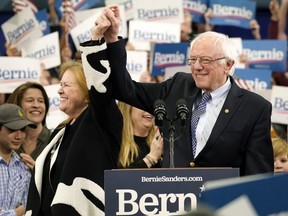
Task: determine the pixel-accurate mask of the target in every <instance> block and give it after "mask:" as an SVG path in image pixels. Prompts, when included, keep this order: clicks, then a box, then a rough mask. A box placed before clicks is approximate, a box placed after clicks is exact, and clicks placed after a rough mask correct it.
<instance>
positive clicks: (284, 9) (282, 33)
mask: <svg viewBox="0 0 288 216" xmlns="http://www.w3.org/2000/svg"><path fill="white" fill-rule="evenodd" d="M287 17H288V0H282V1H281V5H280V8H279V22H278V39H279V40H287Z"/></svg>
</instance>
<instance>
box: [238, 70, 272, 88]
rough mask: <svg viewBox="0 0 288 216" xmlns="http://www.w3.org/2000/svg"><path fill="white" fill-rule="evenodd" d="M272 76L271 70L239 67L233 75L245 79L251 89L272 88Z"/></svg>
mask: <svg viewBox="0 0 288 216" xmlns="http://www.w3.org/2000/svg"><path fill="white" fill-rule="evenodd" d="M271 76H272V71H271V70H266V69H261V70H260V69H239V68H237V69H236V70H235V73H234V76H233V77H234V79H235V80H239V79H241V80H242V81H244V82H245V83H246V85H247V86H248V88H249V89H250V90H264V89H270V88H271Z"/></svg>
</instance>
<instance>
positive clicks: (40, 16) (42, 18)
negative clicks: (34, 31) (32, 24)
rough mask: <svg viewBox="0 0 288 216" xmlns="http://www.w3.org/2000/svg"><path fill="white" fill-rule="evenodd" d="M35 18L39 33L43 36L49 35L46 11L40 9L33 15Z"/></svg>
mask: <svg viewBox="0 0 288 216" xmlns="http://www.w3.org/2000/svg"><path fill="white" fill-rule="evenodd" d="M35 17H36V19H37V20H38V22H39V25H40V28H41V31H42V32H43V35H47V34H50V26H49V21H48V13H47V10H46V9H42V10H40V11H38V12H37V13H35Z"/></svg>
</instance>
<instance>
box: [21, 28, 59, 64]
mask: <svg viewBox="0 0 288 216" xmlns="http://www.w3.org/2000/svg"><path fill="white" fill-rule="evenodd" d="M22 56H23V57H28V58H35V59H39V61H40V62H41V63H44V65H45V69H49V68H53V67H56V66H59V65H60V64H61V58H60V48H59V33H58V32H53V33H51V34H48V35H45V36H43V37H41V38H39V39H37V40H35V41H34V42H33V43H25V44H24V45H23V47H22Z"/></svg>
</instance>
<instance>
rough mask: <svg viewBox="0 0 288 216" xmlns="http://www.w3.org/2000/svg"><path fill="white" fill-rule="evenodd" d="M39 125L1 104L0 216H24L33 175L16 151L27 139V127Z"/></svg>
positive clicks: (20, 110)
mask: <svg viewBox="0 0 288 216" xmlns="http://www.w3.org/2000/svg"><path fill="white" fill-rule="evenodd" d="M27 126H28V127H31V128H36V127H37V126H36V125H35V124H34V123H32V122H30V121H28V120H27V119H26V117H25V116H24V113H23V110H22V109H21V108H20V107H19V106H17V105H15V104H9V103H5V104H2V105H0V215H3V216H4V215H5V216H6V215H7V216H10V215H11V216H12V215H13V216H14V215H16V216H21V215H24V213H25V207H26V200H27V194H28V187H29V182H30V178H31V173H30V171H29V169H28V167H27V166H26V165H25V164H24V163H23V162H22V161H21V159H20V157H19V156H18V155H17V154H16V152H15V151H17V150H18V149H19V147H20V146H21V144H22V142H23V140H24V139H25V128H26V127H27Z"/></svg>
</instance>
